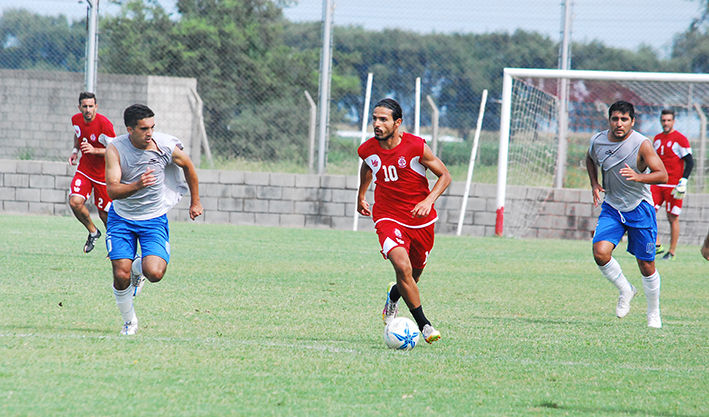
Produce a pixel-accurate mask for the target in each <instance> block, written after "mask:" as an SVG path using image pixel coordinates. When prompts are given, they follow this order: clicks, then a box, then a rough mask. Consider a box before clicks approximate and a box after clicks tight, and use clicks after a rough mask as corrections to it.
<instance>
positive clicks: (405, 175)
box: [357, 133, 438, 228]
mask: <svg viewBox="0 0 709 417" xmlns="http://www.w3.org/2000/svg"><path fill="white" fill-rule="evenodd" d="M425 144H426V142H425V141H424V140H423V139H422V138H420V137H418V136H414V135H412V134H410V133H402V135H401V143H399V144H398V145H397V146H396V147H395V148H394V149H384V148H382V147H381V146H380V145H379V141H378V140H377V139H376V138H371V139H369V140H367V141H366V142H364V143H363V144H362V145H360V147H359V149H358V151H357V153H358V154H359V157H360V158H362V160H363V161H364V163H365V164H367V166H369V168H370V169H371V170H372V175H373V177H374V178H373V179H374V184H375V187H374V205H373V207H372V218H373V219H374V223H375V224H377V223H378V222H380V221H386V220H390V221H394V222H396V223H398V224H400V225H402V226H406V227H411V228H420V227H426V226H428V225H430V224H433V223H435V222H436V220H438V215H437V213H436V210H435V208H433V207H432V208H431V213H430V214H429V215H428V216H427V217H413V216H412V215H411V210H413V209H414V207H415V206H416V204H418V203H419V202H421V201H423V200H424V199H425V198H426V197H427V196H428V194H429V193H430V189H429V184H428V179H427V178H426V167H424V166H423V165H422V164H421V163H420V162H419V160H420V158H421V157H422V156H423V150H424V146H425Z"/></svg>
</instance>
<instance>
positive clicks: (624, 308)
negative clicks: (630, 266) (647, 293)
mask: <svg viewBox="0 0 709 417" xmlns="http://www.w3.org/2000/svg"><path fill="white" fill-rule="evenodd" d="M637 293H638V290H637V289H636V288H635V287H633V286H632V285H631V286H630V294H623V293H620V296H618V305H617V306H616V307H615V315H616V316H618V318H619V319H622V318H623V317H625V316H627V315H628V313H629V312H630V300H632V299H633V298H634V297H635V294H637Z"/></svg>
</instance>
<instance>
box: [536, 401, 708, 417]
mask: <svg viewBox="0 0 709 417" xmlns="http://www.w3.org/2000/svg"><path fill="white" fill-rule="evenodd" d="M536 407H538V408H552V409H555V410H566V411H576V412H581V413H584V414H592V415H594V414H601V415H626V414H627V415H631V416H635V415H638V416H662V417H696V416H697V415H696V414H677V413H672V412H669V411H664V412H658V411H649V410H639V409H627V408H625V409H624V408H614V407H599V408H591V407H567V406H563V405H558V404H556V403H554V402H552V401H544V402H542V403H540V404H538V405H536Z"/></svg>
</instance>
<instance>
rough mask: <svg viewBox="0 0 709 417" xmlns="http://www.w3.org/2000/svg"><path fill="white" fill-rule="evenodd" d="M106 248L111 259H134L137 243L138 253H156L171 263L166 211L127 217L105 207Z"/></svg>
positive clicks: (144, 255)
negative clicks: (140, 217) (153, 215)
mask: <svg viewBox="0 0 709 417" xmlns="http://www.w3.org/2000/svg"><path fill="white" fill-rule="evenodd" d="M106 229H107V230H106V249H108V256H109V258H111V260H115V259H131V260H132V259H133V258H135V254H136V253H137V250H138V243H140V252H141V256H143V257H146V256H148V255H156V256H159V257H161V258H163V259H164V260H165V262H167V263H169V262H170V227H169V226H168V223H167V214H163V215H162V216H160V217H156V218H154V219H149V220H128V219H124V218H123V217H121V216H119V215H118V214H116V212H115V211H114V210H113V206H111V208H110V209H109V210H108V221H107V227H106Z"/></svg>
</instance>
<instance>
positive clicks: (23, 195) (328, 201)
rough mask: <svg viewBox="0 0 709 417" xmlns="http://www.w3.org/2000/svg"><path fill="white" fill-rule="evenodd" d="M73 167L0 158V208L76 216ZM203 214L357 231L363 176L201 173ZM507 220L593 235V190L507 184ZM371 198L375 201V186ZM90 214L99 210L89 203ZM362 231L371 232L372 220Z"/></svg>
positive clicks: (176, 214) (693, 205) (448, 218)
mask: <svg viewBox="0 0 709 417" xmlns="http://www.w3.org/2000/svg"><path fill="white" fill-rule="evenodd" d="M75 170H76V168H75V167H73V166H70V165H69V164H68V163H65V162H48V161H17V160H6V159H0V212H1V213H8V214H28V213H29V214H48V215H58V216H71V215H72V214H71V210H70V209H69V206H68V203H67V201H68V194H69V184H70V181H71V178H72V176H73V175H74V172H75ZM198 175H199V180H200V200H201V202H202V205H203V207H204V215H203V216H201V217H199V218H198V220H197V222H198V223H216V224H238V225H259V226H279V227H293V228H320V229H337V230H352V227H353V222H354V218H353V215H354V210H355V199H356V195H357V187H358V178H357V177H356V176H344V175H323V176H320V175H312V174H283V173H269V172H243V171H221V170H198ZM464 191H465V183H462V182H453V183H452V184H451V186H450V187H449V188H448V190H446V192H445V193H444V194H443V195H442V196H441V197H440V198H439V200H438V202H437V203H436V208H437V210H438V215H439V217H440V220H439V221H438V223H437V226H436V230H437V233H439V234H447V235H451V234H455V233H456V230H457V225H458V219H459V216H460V207H461V203H462V199H463V194H464ZM507 195H508V200H507V204H506V207H508V211H509V212H508V213H507V214H506V221H510V222H513V221H514V220H515V219H514V216H515V214H514V207H515V205H516V204H519V203H521V202H523V201H526V200H538V199H543V200H544V201H543V202H542V208H541V210H540V211H539V213H538V214H537V215H536V218H535V219H533V221H532V222H531V223H530V224H531V226H530V227H529V228H528V229H526V231H525V233H524V234H522V235H521V236H520V237H521V238H540V239H572V240H590V239H591V235H592V232H593V230H594V228H595V225H596V219H597V217H598V214H599V212H600V209H599V208H595V207H593V204H592V200H591V191H590V190H577V189H551V190H550V189H548V188H542V187H517V186H513V187H508V190H507ZM367 198H368V200H369V201H370V202H371V201H373V196H372V191H371V190H370V191H369V194H368V197H367ZM89 206H90V209H91V210H92V212H95V208H94V207H93V206H92V205H91V204H89ZM188 209H189V196H184V197H183V199H182V201H180V203H179V204H178V205H177V207H176V208H175V209H173V210H172V211H171V212H170V214H169V217H170V219H171V220H173V221H188V220H189V214H188ZM495 210H496V186H495V185H493V184H472V185H471V190H470V197H469V200H468V204H467V209H466V215H465V220H464V224H463V228H462V234H463V235H468V236H493V235H494V234H495V219H496V215H495ZM658 220H659V222H658V223H659V230H660V237H661V238H662V239H663V241H665V242H667V241H669V225H668V222H667V221H666V218H665V214H664V212H662V211H661V212H660V213H659V215H658ZM680 224H681V228H682V234H681V237H680V243H681V244H692V245H698V244H701V243H702V242H703V240H704V236H705V235H706V233H707V230H708V229H709V195H704V194H688V195H687V196H686V197H685V204H684V207H683V209H682V215H681V216H680ZM358 230H368V231H371V230H374V228H373V225H372V220H371V219H370V218H362V217H360V218H359V219H358Z"/></svg>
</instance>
